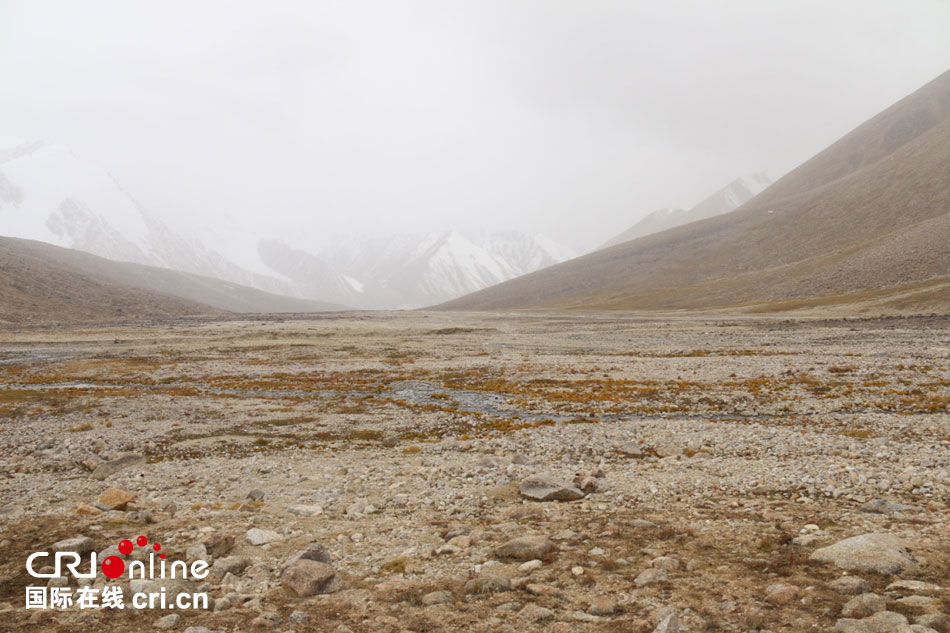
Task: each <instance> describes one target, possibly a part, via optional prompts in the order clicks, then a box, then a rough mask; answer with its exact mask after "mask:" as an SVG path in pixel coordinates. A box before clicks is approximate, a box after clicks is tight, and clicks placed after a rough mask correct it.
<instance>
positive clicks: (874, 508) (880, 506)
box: [858, 499, 915, 514]
mask: <svg viewBox="0 0 950 633" xmlns="http://www.w3.org/2000/svg"><path fill="white" fill-rule="evenodd" d="M914 509H915V508H914V506H908V505H904V504H903V503H897V502H896V501H890V500H888V499H871V500H870V501H868V502H866V503H864V504H863V505H862V506H861V507H859V508H858V511H860V512H868V513H873V514H897V513H898V512H908V511H910V510H914Z"/></svg>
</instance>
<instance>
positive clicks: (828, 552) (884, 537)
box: [810, 534, 917, 574]
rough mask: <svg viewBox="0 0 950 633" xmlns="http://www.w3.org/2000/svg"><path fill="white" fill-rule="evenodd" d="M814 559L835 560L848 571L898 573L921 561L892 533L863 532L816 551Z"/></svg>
mask: <svg viewBox="0 0 950 633" xmlns="http://www.w3.org/2000/svg"><path fill="white" fill-rule="evenodd" d="M810 558H811V560H817V561H822V562H830V563H834V564H835V565H837V566H838V567H840V568H841V569H846V570H848V571H870V572H875V573H878V574H896V573H899V572H902V571H904V570H906V569H912V568H914V567H915V566H916V563H917V561H915V560H914V558H913V557H912V556H911V555H910V553H909V552H908V551H907V549H906V548H905V547H904V546H903V544H902V543H901V542H900V541H899V540H898V539H896V538H895V537H893V536H891V535H890V534H862V535H860V536H852V537H851V538H848V539H845V540H843V541H839V542H837V543H835V544H834V545H830V546H828V547H822V548H821V549H817V550H815V551H814V552H812V555H811V556H810Z"/></svg>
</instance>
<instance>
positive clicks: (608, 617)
mask: <svg viewBox="0 0 950 633" xmlns="http://www.w3.org/2000/svg"><path fill="white" fill-rule="evenodd" d="M123 454H135V455H137V456H139V457H134V456H131V455H126V456H125V458H124V460H123V458H122V455H123ZM0 473H3V477H2V478H0V503H2V504H3V505H2V506H0V588H2V589H0V612H2V614H3V617H2V622H0V629H2V628H3V627H5V626H6V627H9V628H11V629H12V628H17V629H20V630H69V631H99V630H103V629H105V628H106V627H108V629H109V630H111V631H139V630H152V628H153V626H156V625H157V626H159V627H166V626H167V627H170V628H171V629H172V630H184V629H186V628H188V627H207V628H208V629H210V630H212V631H214V630H221V631H243V630H249V629H251V628H255V629H256V628H261V629H264V630H268V629H270V630H275V631H290V630H294V631H334V632H337V633H345V632H346V631H352V632H357V633H360V632H368V631H381V632H389V631H405V630H411V631H486V632H487V631H533V630H537V631H542V630H544V631H565V632H567V631H592V632H594V631H642V632H644V633H649V632H650V631H653V630H654V628H655V627H657V625H658V624H660V623H661V621H663V620H664V619H666V618H667V616H669V615H670V613H672V612H674V611H675V612H676V613H677V614H678V621H679V629H678V630H688V631H712V630H717V629H719V630H729V631H750V630H771V631H814V630H829V629H832V628H833V627H837V628H838V630H842V631H869V632H870V631H877V630H881V631H883V630H885V629H886V627H885V628H881V627H882V626H884V625H883V624H882V622H885V621H888V622H892V623H894V622H896V623H897V624H889V625H887V626H890V627H891V628H889V629H886V630H899V626H898V625H899V623H900V622H901V621H902V618H905V619H906V621H908V622H910V623H913V622H914V621H915V619H917V618H920V617H923V620H921V622H923V623H925V624H926V625H927V628H930V629H934V630H938V631H941V633H946V631H947V630H948V628H947V627H948V626H950V624H948V621H947V619H946V618H944V619H942V620H941V618H940V616H939V614H941V613H944V614H946V613H950V587H947V586H948V585H950V549H948V543H950V318H947V317H930V318H923V317H922V318H886V319H865V320H839V319H819V318H810V319H801V318H798V319H789V318H785V317H772V318H761V317H746V316H742V317H727V316H722V317H715V318H699V317H696V318H693V317H687V316H682V315H679V316H672V317H668V318H667V317H659V316H655V315H650V316H643V315H627V314H597V315H591V314H550V313H545V314H456V313H424V312H418V313H355V314H328V315H308V316H300V317H284V316H279V317H247V318H234V319H208V320H203V319H179V320H174V321H169V322H156V323H151V324H139V325H125V324H112V325H103V326H75V327H52V326H46V327H36V328H19V329H4V330H0ZM537 476H541V478H542V479H543V480H544V481H542V482H541V483H535V484H534V485H533V486H525V485H524V484H523V482H524V481H525V480H526V479H528V480H529V482H530V481H531V479H530V478H532V477H534V478H535V479H537ZM108 488H116V489H119V490H120V491H124V492H127V493H128V494H129V495H134V499H133V500H132V501H128V496H126V495H120V494H119V493H117V492H115V491H113V492H111V493H110V495H111V496H110V495H105V496H101V495H103V493H104V492H105V491H106V490H107V489H108ZM529 488H533V489H535V490H538V489H542V490H543V491H547V492H549V493H550V494H552V495H554V496H561V497H577V496H579V495H580V494H583V496H582V497H580V498H577V499H574V500H571V501H563V502H559V501H534V500H530V499H528V498H526V497H525V496H524V495H523V494H522V492H528V493H530V490H529ZM117 499H118V501H116V500H117ZM110 506H111V507H114V508H117V509H109V507H110ZM867 533H885V534H888V535H892V536H894V537H896V538H897V539H899V540H900V541H901V542H902V543H903V544H904V546H905V547H906V550H900V549H894V548H892V549H891V550H888V548H887V547H886V546H880V545H874V544H873V543H872V544H869V545H866V549H865V550H862V551H859V552H857V553H856V554H855V556H854V558H855V560H854V561H851V562H849V561H839V562H840V564H841V565H843V566H844V567H848V566H849V565H852V566H857V567H856V568H854V569H852V570H851V572H846V571H845V570H844V569H842V568H840V567H838V566H836V565H835V564H833V563H829V562H820V561H817V560H814V559H812V558H811V555H812V553H813V552H815V551H816V550H818V549H819V548H822V547H825V546H829V545H832V544H835V543H837V542H839V541H841V540H843V539H846V538H849V537H852V536H856V535H862V534H867ZM139 534H142V535H147V537H148V538H149V540H150V542H158V543H161V544H162V546H163V549H162V551H163V552H166V553H167V554H168V556H169V559H171V560H178V559H184V558H186V556H191V557H196V556H197V555H198V554H200V555H201V556H200V557H201V558H203V559H204V560H208V561H209V562H211V563H212V564H213V572H212V576H211V577H210V578H209V580H208V581H206V582H205V583H203V584H202V583H196V585H195V587H192V588H191V589H193V590H194V589H197V590H201V591H204V590H206V591H208V593H209V595H210V596H211V599H212V604H213V605H214V610H213V611H200V612H192V611H181V612H174V611H164V612H162V611H142V612H135V611H133V610H132V609H128V608H127V609H125V610H123V611H114V610H101V611H95V610H79V609H76V608H72V609H68V610H52V611H40V610H26V609H25V608H24V591H25V587H26V586H27V585H30V584H36V583H37V582H38V581H35V580H34V579H31V578H30V577H28V576H27V575H26V572H25V567H24V565H25V561H26V557H27V556H28V555H29V554H30V553H31V552H33V551H37V550H39V551H43V550H45V549H46V548H48V547H49V546H50V545H52V544H53V543H54V542H57V541H60V540H62V539H67V538H73V537H77V536H85V537H89V538H91V539H92V541H93V546H94V547H95V549H96V550H97V551H99V552H103V555H107V554H108V552H106V551H105V550H107V549H108V548H110V546H111V547H113V548H114V545H115V544H116V543H118V541H119V540H121V539H126V538H131V539H134V537H135V536H137V535H139ZM526 536H534V537H538V538H534V539H527V540H522V541H515V542H514V543H511V542H510V541H512V539H518V538H520V537H526ZM872 540H873V539H872ZM313 543H318V544H319V545H322V546H323V547H324V548H325V549H326V552H322V550H321V548H320V547H316V546H312V544H313ZM202 544H203V547H204V549H201V547H198V549H197V550H195V549H192V551H191V552H190V553H186V550H188V549H189V548H194V547H195V546H201V545H202ZM308 548H310V552H311V554H310V555H309V556H310V557H311V558H314V557H315V558H318V559H324V560H326V556H325V555H324V554H329V563H328V564H329V565H330V567H331V568H332V569H331V570H330V571H329V572H327V574H328V576H332V578H330V579H329V580H327V581H326V582H315V583H312V584H311V585H310V586H309V588H308V589H304V590H302V591H303V593H311V591H313V590H316V591H317V592H318V593H317V595H313V596H307V597H302V596H299V595H297V594H296V593H295V592H294V591H293V590H292V588H293V589H297V590H298V591H301V589H300V587H299V584H297V583H295V581H294V579H293V574H289V573H287V572H285V569H287V568H290V569H293V568H294V566H295V565H299V563H295V559H293V558H292V556H293V555H294V554H295V553H299V552H301V551H303V550H307V549H308ZM315 553H316V554H315ZM534 559H538V562H532V561H533V560H534ZM100 561H101V558H100ZM868 561H870V562H868ZM882 561H883V562H882ZM888 561H890V562H888ZM879 563H880V564H884V565H885V566H887V565H891V566H892V567H893V569H883V568H882V569H877V570H874V569H873V568H874V567H875V565H878V564H879ZM862 566H863V568H862ZM845 575H851V576H857V577H859V578H860V579H861V580H860V581H859V580H851V581H845V582H842V581H840V580H838V579H840V578H842V577H843V576H845ZM100 577H101V576H100ZM901 579H903V580H919V581H924V582H925V583H928V584H926V585H923V584H914V583H903V584H901V583H898V584H896V585H895V584H893V583H895V581H898V580H901ZM862 581H863V582H862ZM72 582H73V585H72V586H73V587H75V584H74V583H75V581H72ZM96 582H97V583H98V584H100V585H101V584H102V580H97V581H96ZM933 585H940V586H941V587H934V586H933ZM323 592H328V593H323ZM848 592H852V593H848ZM854 592H858V593H874V594H877V596H880V598H879V599H874V598H869V597H864V598H861V599H859V603H860V604H856V603H854V602H853V601H852V600H853V599H854V598H855V596H854V595H852V594H853V593H854ZM849 601H852V602H849ZM846 605H847V606H846ZM843 609H844V610H845V612H846V615H850V617H849V618H847V619H846V620H842V618H843V617H844V616H843V615H842V610H843ZM882 609H886V611H887V612H894V613H897V614H900V615H885V616H881V615H877V616H872V614H873V613H874V612H875V611H880V610H882ZM928 614H929V615H928ZM865 616H872V617H871V618H870V619H862V618H865ZM887 618H895V619H892V620H887ZM675 619H676V618H674V620H675ZM836 623H837V624H836ZM667 624H668V625H670V627H669V628H668V629H667V630H668V631H674V630H677V629H676V628H675V626H673V625H674V623H673V622H667ZM849 627H850V628H849ZM895 627H897V628H895ZM907 630H910V629H907ZM915 630H917V631H924V629H923V628H917V629H915Z"/></svg>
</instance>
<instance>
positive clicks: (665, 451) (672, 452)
mask: <svg viewBox="0 0 950 633" xmlns="http://www.w3.org/2000/svg"><path fill="white" fill-rule="evenodd" d="M655 452H656V454H657V457H679V456H680V455H682V454H683V447H681V446H677V445H675V444H660V445H659V446H657V447H656V449H655Z"/></svg>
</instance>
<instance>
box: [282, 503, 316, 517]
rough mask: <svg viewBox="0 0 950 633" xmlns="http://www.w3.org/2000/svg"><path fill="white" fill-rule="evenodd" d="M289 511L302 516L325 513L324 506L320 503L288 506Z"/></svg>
mask: <svg viewBox="0 0 950 633" xmlns="http://www.w3.org/2000/svg"><path fill="white" fill-rule="evenodd" d="M287 512H289V513H290V514H295V515H297V516H301V517H313V516H317V515H318V514H323V508H322V507H321V506H318V505H303V504H297V505H292V506H288V507H287Z"/></svg>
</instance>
